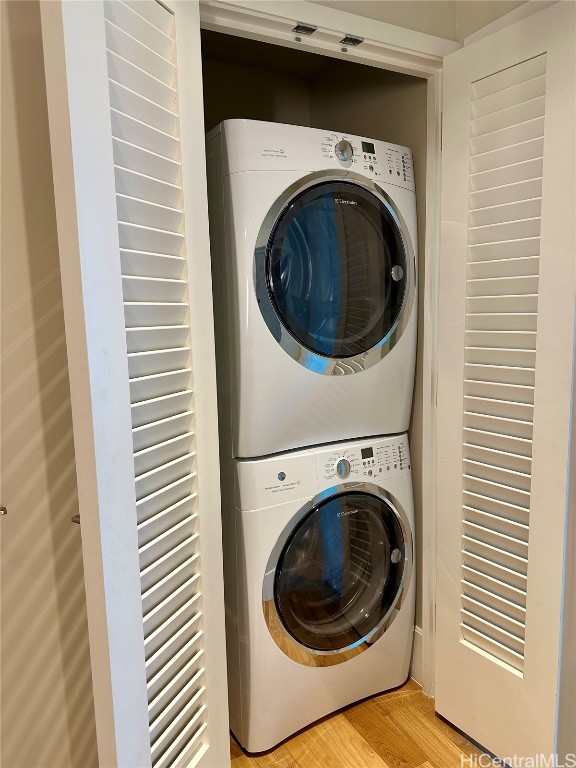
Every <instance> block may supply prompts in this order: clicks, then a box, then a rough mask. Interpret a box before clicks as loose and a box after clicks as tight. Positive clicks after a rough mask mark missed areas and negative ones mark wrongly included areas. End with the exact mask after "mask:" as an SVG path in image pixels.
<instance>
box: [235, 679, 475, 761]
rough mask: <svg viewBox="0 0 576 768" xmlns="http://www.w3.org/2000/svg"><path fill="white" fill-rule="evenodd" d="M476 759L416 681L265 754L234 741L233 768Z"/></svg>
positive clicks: (378, 697) (309, 729)
mask: <svg viewBox="0 0 576 768" xmlns="http://www.w3.org/2000/svg"><path fill="white" fill-rule="evenodd" d="M472 754H474V755H477V754H481V752H480V750H479V749H478V748H477V747H476V746H474V745H473V744H471V743H470V742H469V741H468V740H467V739H465V738H464V737H463V736H461V735H460V734H459V733H457V732H456V731H455V730H454V729H453V728H450V726H449V725H447V724H446V723H445V722H444V721H443V720H441V719H440V718H439V717H437V716H436V715H435V714H434V700H433V699H429V698H428V697H427V696H425V695H424V694H423V693H422V690H421V688H420V686H419V685H417V684H416V683H415V682H414V681H413V680H409V681H408V682H407V683H406V684H405V685H403V686H402V687H401V688H397V689H396V690H394V691H391V692H390V693H385V694H383V695H382V696H376V697H374V698H372V699H369V700H368V701H364V702H362V703H361V704H356V705H354V706H352V707H348V709H345V710H342V711H340V712H337V713H336V714H334V715H332V716H331V717H327V718H324V720H321V721H320V722H319V723H317V724H316V725H313V726H311V727H310V728H307V729H306V730H304V731H301V732H300V733H299V734H297V735H296V736H294V737H292V738H291V739H288V740H287V741H285V742H283V743H282V744H280V746H278V747H276V749H273V750H271V751H270V752H266V753H264V754H262V755H247V754H246V753H245V752H243V751H242V750H241V749H240V747H239V746H238V744H237V743H236V742H235V741H234V740H233V739H232V741H231V757H232V768H461V765H462V763H461V755H465V756H466V757H468V756H469V755H472ZM465 764H466V763H465Z"/></svg>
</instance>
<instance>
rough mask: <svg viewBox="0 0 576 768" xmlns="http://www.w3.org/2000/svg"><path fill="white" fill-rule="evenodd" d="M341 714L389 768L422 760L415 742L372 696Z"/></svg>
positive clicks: (411, 767)
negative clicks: (378, 706)
mask: <svg viewBox="0 0 576 768" xmlns="http://www.w3.org/2000/svg"><path fill="white" fill-rule="evenodd" d="M397 701H399V699H397ZM344 714H345V717H346V718H347V719H348V720H349V722H350V723H351V724H352V725H353V726H354V728H356V730H357V731H358V732H359V733H361V734H362V736H363V737H364V738H365V739H366V741H367V742H368V743H369V744H370V745H371V746H372V747H373V749H375V750H376V752H377V753H378V754H379V755H380V756H381V757H382V759H383V760H385V761H386V762H387V763H388V765H389V766H390V768H416V767H417V766H419V765H421V764H422V763H423V762H424V761H425V760H426V754H425V753H424V752H423V750H422V749H420V747H419V746H418V744H417V743H416V742H415V741H413V740H412V739H410V738H407V736H406V734H405V733H403V732H402V731H401V730H400V729H399V728H398V727H397V726H396V725H395V724H394V723H393V722H392V721H391V720H390V718H389V717H388V716H387V715H385V714H384V713H383V712H381V711H380V710H379V709H378V708H377V707H376V706H375V704H374V702H373V701H372V700H370V701H366V702H363V703H362V704H359V705H358V706H356V707H351V708H350V709H347V710H346V712H345V713H344Z"/></svg>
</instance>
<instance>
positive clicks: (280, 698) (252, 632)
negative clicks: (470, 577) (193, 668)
mask: <svg viewBox="0 0 576 768" xmlns="http://www.w3.org/2000/svg"><path fill="white" fill-rule="evenodd" d="M235 465H236V472H235V474H236V478H235V486H236V490H235V495H236V505H235V508H233V507H232V506H229V507H228V506H227V508H226V509H225V510H224V512H225V519H224V526H223V530H224V547H225V557H224V571H225V589H226V620H227V627H226V631H227V648H228V678H229V692H230V722H231V728H232V731H233V732H234V734H235V735H236V737H237V738H238V740H239V742H240V743H241V744H242V746H243V747H244V748H245V749H246V750H248V751H249V752H260V751H263V750H267V749H270V748H271V747H273V746H274V745H275V744H277V743H279V742H280V741H282V740H283V739H285V738H287V737H288V736H290V735H291V734H293V733H295V732H296V731H298V730H300V729H301V728H303V727H305V726H307V725H309V724H310V723H312V722H314V721H315V720H317V719H318V718H321V717H323V716H324V715H326V714H328V713H330V712H333V711H335V710H337V709H340V708H341V707H344V706H346V705H348V704H351V703H352V702H354V701H358V700H359V699H363V698H365V697H367V696H371V695H372V694H376V693H380V692H382V691H384V690H386V689H389V688H393V687H396V686H398V685H401V684H402V683H403V682H404V681H405V680H406V679H407V677H408V671H409V664H410V656H411V650H412V638H413V629H414V590H415V586H414V582H415V579H414V572H413V551H414V542H413V525H414V519H413V505H412V483H411V471H410V456H409V451H408V440H407V436H406V435H402V436H400V437H391V438H382V439H379V440H376V441H352V442H347V443H341V444H337V445H332V446H329V447H324V448H322V449H312V450H307V451H296V452H292V453H287V454H284V455H281V456H275V457H271V458H266V459H259V460H255V461H253V460H243V461H236V462H235Z"/></svg>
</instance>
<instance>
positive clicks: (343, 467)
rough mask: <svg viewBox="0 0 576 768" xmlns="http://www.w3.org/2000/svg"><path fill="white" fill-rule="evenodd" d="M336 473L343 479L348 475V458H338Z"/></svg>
mask: <svg viewBox="0 0 576 768" xmlns="http://www.w3.org/2000/svg"><path fill="white" fill-rule="evenodd" d="M336 474H337V475H338V477H341V478H342V479H343V480H344V479H345V478H347V477H348V476H349V475H350V462H349V461H348V459H339V460H338V461H337V462H336Z"/></svg>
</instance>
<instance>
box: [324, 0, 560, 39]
mask: <svg viewBox="0 0 576 768" xmlns="http://www.w3.org/2000/svg"><path fill="white" fill-rule="evenodd" d="M311 2H314V3H318V4H319V5H326V6H329V7H330V8H336V9H337V10H339V11H347V12H348V13H355V14H356V15H357V16H365V17H367V18H369V19H376V20H378V21H385V22H387V23H388V24H395V25H397V26H399V27H406V28H407V29H413V30H416V31H417V32H425V33H426V34H429V35H435V36H437V37H444V38H446V39H447V40H454V41H455V42H458V43H462V42H463V40H464V38H465V37H467V36H468V35H471V34H472V33H473V32H476V31H477V30H479V29H481V28H482V27H485V26H486V25H487V24H490V23H491V22H493V21H495V20H496V19H499V18H500V17H501V16H504V15H505V14H507V13H509V12H510V11H513V10H515V9H516V8H518V7H519V6H521V5H526V4H527V0H311ZM549 5H550V2H540V1H539V0H530V2H529V6H530V11H531V12H532V13H534V12H536V11H539V10H542V9H543V8H546V7H547V6H549Z"/></svg>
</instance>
